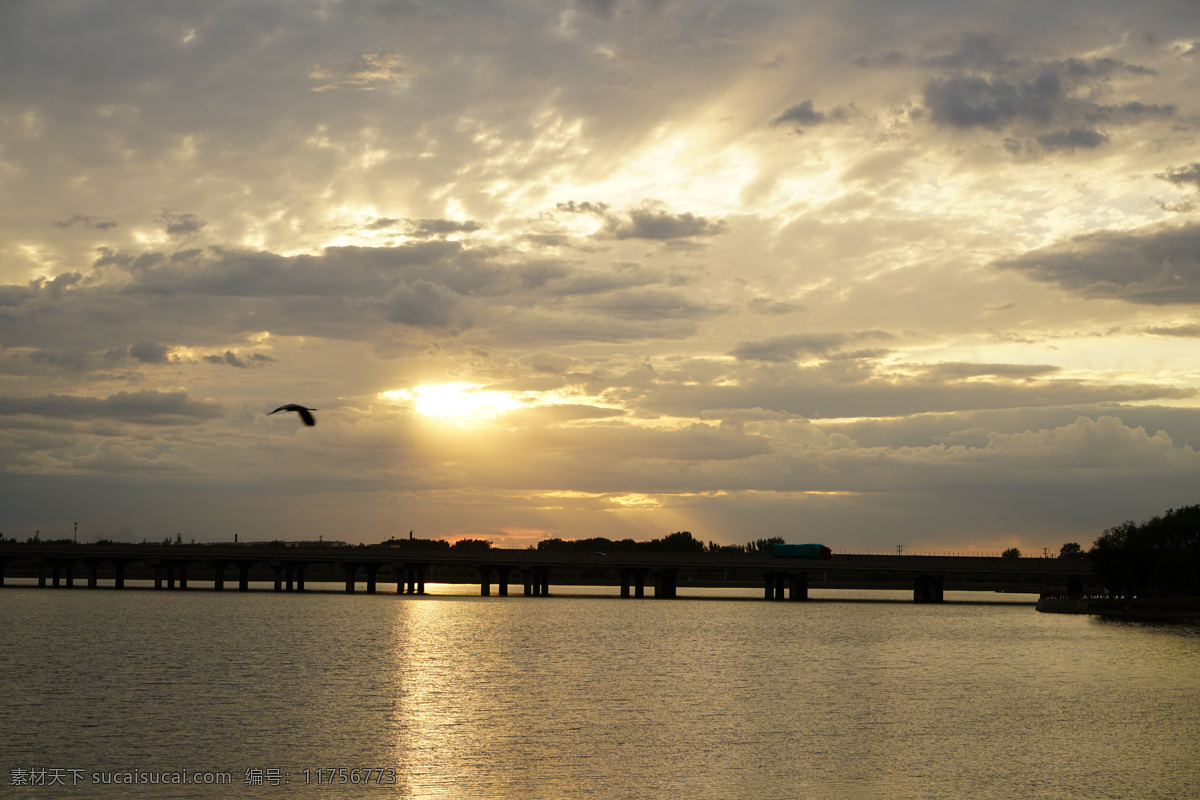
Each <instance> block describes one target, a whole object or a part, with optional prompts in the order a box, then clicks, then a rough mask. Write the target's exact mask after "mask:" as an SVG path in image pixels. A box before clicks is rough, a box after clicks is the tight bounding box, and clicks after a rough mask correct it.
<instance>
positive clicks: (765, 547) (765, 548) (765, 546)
mask: <svg viewBox="0 0 1200 800" xmlns="http://www.w3.org/2000/svg"><path fill="white" fill-rule="evenodd" d="M783 543H784V541H783V537H782V536H772V537H770V538H769V539H755V540H754V541H753V542H750V543H749V544H747V545H746V552H747V553H750V554H751V555H753V554H755V553H769V552H771V547H772V546H773V545H777V544H783Z"/></svg>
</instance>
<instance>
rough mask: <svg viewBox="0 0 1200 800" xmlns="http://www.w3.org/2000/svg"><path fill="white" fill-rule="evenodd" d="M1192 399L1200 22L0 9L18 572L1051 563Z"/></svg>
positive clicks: (590, 7)
mask: <svg viewBox="0 0 1200 800" xmlns="http://www.w3.org/2000/svg"><path fill="white" fill-rule="evenodd" d="M1198 389H1200V9H1198V8H1197V5H1196V3H1195V2H1193V1H1191V0H1189V1H1188V2H1159V1H1157V0H1150V2H1142V3H1137V4H1129V3H1124V2H1105V0H1088V1H1087V2H1078V1H1077V0H1064V1H1063V2H1054V3H1046V2H1030V0H1015V2H1007V3H1003V4H998V3H981V2H980V3H964V2H955V3H948V2H938V0H918V1H912V0H903V1H902V2H895V3H881V2H876V1H875V0H872V1H871V2H862V1H861V0H838V2H816V3H796V2H784V1H783V0H764V1H763V2H753V1H750V2H685V1H684V0H577V2H574V3H572V2H558V3H552V2H533V0H523V1H522V0H517V1H514V2H495V3H488V2H476V1H472V2H425V1H424V0H374V1H371V0H364V1H363V2H349V1H347V2H337V1H336V0H324V1H321V2H251V3H205V2H193V1H192V0H188V1H187V2H148V3H133V2H88V1H87V0H78V1H77V2H53V1H43V0H38V2H21V1H20V0H10V1H9V2H5V3H3V5H0V531H2V532H3V533H4V534H6V535H8V536H10V537H12V536H18V537H20V538H22V539H24V538H25V537H27V536H31V535H33V533H34V531H35V530H40V531H41V536H42V538H48V537H52V538H58V537H62V536H66V537H69V536H71V535H72V530H73V529H72V524H73V523H75V522H78V523H79V539H80V541H91V540H93V539H95V538H97V537H108V538H121V539H128V540H133V541H138V540H141V539H143V538H148V539H152V540H161V539H162V538H163V537H164V536H168V535H169V536H172V537H174V535H175V534H176V533H180V534H182V536H183V537H184V538H185V540H190V539H196V540H197V541H215V540H221V541H225V540H232V539H233V536H234V534H235V533H236V534H238V535H239V538H240V540H241V541H248V540H254V539H272V538H283V539H316V538H317V537H318V536H323V537H324V538H325V539H342V540H347V541H351V542H360V541H361V542H378V541H381V540H383V539H387V538H388V537H391V536H402V537H407V536H408V532H409V531H410V530H413V531H415V535H416V536H419V537H425V538H446V539H457V538H462V537H472V538H487V539H490V540H492V542H493V543H495V544H496V545H498V546H508V547H525V546H528V545H531V544H535V543H536V542H537V541H539V540H540V539H543V538H547V537H551V536H557V537H562V538H582V537H587V536H606V537H609V538H613V539H619V538H626V537H632V538H636V539H648V538H652V537H661V536H663V535H665V534H668V533H670V532H672V531H678V530H688V531H691V532H692V533H693V534H694V535H695V536H696V537H697V538H699V539H702V540H704V541H710V540H711V541H716V542H721V543H741V542H746V541H749V540H753V539H757V538H763V537H767V536H782V537H784V538H785V539H787V540H788V541H791V542H809V541H818V542H824V543H826V544H828V545H830V546H831V547H832V548H833V549H834V550H837V549H839V548H841V549H845V550H852V549H872V548H874V549H894V548H895V547H896V546H897V545H903V546H905V547H906V548H907V549H914V550H915V549H920V548H926V549H931V550H939V549H941V550H949V549H958V550H961V549H967V548H975V549H979V550H996V549H1002V548H1005V547H1009V546H1014V545H1015V546H1019V547H1021V548H1022V549H1025V550H1031V551H1036V552H1038V553H1039V554H1040V553H1041V551H1042V548H1043V547H1048V548H1051V550H1052V551H1053V552H1057V548H1058V547H1059V546H1060V545H1061V544H1062V543H1064V542H1068V541H1078V542H1080V543H1082V544H1083V545H1084V547H1087V546H1089V545H1090V543H1091V541H1092V539H1093V538H1095V536H1097V535H1098V534H1099V533H1101V532H1102V531H1103V530H1104V529H1105V528H1107V527H1110V526H1112V525H1116V524H1119V523H1121V522H1123V521H1125V520H1130V519H1133V520H1144V519H1146V518H1148V517H1150V516H1152V515H1154V514H1156V513H1160V512H1162V511H1165V510H1166V509H1168V508H1171V507H1178V506H1182V505H1190V504H1193V503H1196V502H1200V491H1198V490H1200V481H1198V479H1200V454H1198V453H1197V448H1200V411H1198V405H1200V395H1198ZM284 403H301V404H304V405H307V406H311V407H315V408H316V409H318V411H317V412H316V417H317V425H316V427H314V428H305V427H303V426H302V425H301V424H300V421H299V419H298V418H297V417H296V415H295V414H286V415H285V414H278V415H275V416H267V414H266V412H268V411H270V410H272V409H273V408H275V407H276V406H279V405H282V404H284Z"/></svg>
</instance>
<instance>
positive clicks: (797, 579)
mask: <svg viewBox="0 0 1200 800" xmlns="http://www.w3.org/2000/svg"><path fill="white" fill-rule="evenodd" d="M789 578H790V581H789V584H790V585H789V586H788V599H789V600H794V601H797V602H798V601H800V600H807V599H808V573H807V572H793V573H792V574H791V575H790V576H789Z"/></svg>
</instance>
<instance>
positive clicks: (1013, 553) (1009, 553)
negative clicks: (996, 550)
mask: <svg viewBox="0 0 1200 800" xmlns="http://www.w3.org/2000/svg"><path fill="white" fill-rule="evenodd" d="M1000 556H1001V558H1020V557H1021V551H1020V550H1018V549H1017V548H1015V547H1010V548H1008V549H1007V550H1005V551H1004V552H1003V553H1001V554H1000Z"/></svg>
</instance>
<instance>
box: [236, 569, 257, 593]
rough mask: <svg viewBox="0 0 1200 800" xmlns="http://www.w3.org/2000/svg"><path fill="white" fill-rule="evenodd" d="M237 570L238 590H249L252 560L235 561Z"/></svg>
mask: <svg viewBox="0 0 1200 800" xmlns="http://www.w3.org/2000/svg"><path fill="white" fill-rule="evenodd" d="M233 563H234V564H235V565H236V566H237V571H238V591H239V592H248V591H250V570H251V568H252V567H253V566H254V563H255V562H253V561H235V562H233Z"/></svg>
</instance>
